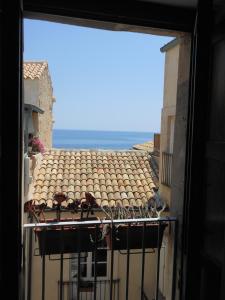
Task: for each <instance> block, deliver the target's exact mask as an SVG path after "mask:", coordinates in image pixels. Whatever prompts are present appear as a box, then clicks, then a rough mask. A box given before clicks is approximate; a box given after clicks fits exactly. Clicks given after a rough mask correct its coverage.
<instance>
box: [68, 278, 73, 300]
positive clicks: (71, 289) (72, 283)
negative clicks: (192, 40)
mask: <svg viewBox="0 0 225 300" xmlns="http://www.w3.org/2000/svg"><path fill="white" fill-rule="evenodd" d="M73 285H74V284H73V281H72V282H71V291H72V297H71V299H72V300H73ZM68 300H69V299H68Z"/></svg>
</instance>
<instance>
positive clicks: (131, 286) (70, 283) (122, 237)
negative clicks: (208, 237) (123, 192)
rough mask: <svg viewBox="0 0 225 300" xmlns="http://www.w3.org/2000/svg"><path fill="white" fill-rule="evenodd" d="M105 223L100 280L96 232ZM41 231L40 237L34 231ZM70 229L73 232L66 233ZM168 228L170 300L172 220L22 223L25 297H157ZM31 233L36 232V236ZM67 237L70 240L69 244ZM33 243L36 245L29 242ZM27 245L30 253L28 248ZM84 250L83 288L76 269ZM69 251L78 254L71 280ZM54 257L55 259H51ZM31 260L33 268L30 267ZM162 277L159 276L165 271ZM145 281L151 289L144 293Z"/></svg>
mask: <svg viewBox="0 0 225 300" xmlns="http://www.w3.org/2000/svg"><path fill="white" fill-rule="evenodd" d="M106 227H107V230H108V234H107V235H105V238H106V237H107V238H106V240H107V248H106V249H107V254H108V260H107V279H104V280H103V279H101V274H99V270H98V265H99V263H100V261H101V259H100V258H99V255H98V251H99V249H102V241H101V242H100V238H99V237H100V236H99V233H101V232H102V231H103V232H104V231H105V228H106ZM87 228H88V230H89V229H90V228H91V232H90V234H89V235H87V234H86V230H87ZM124 229H126V230H124ZM164 229H165V232H164ZM167 229H169V230H167ZM29 232H30V233H29ZM40 232H42V233H43V235H39V233H40ZM71 232H72V235H70V234H71ZM168 232H169V233H170V238H171V241H172V243H171V244H172V245H173V252H172V253H173V257H171V258H170V259H171V260H172V261H173V264H172V265H173V268H172V271H171V274H172V276H171V277H170V278H172V280H171V282H170V284H171V287H172V288H171V290H172V295H171V299H174V295H175V280H176V279H175V274H176V272H175V270H176V248H177V245H176V243H177V220H176V218H173V217H166V218H137V219H122V220H121V219H120V220H113V221H112V220H95V221H70V222H65V221H62V222H55V223H37V224H33V223H31V224H25V225H24V274H25V276H24V280H23V282H24V291H25V293H24V295H25V296H24V300H45V299H47V300H51V299H57V298H58V300H75V299H76V300H82V299H87V300H91V299H93V300H97V299H98V300H101V299H104V300H108V299H109V300H118V299H126V300H128V299H135V300H136V299H141V300H144V299H153V298H154V299H155V300H159V294H160V289H159V287H160V276H161V275H160V272H162V269H164V268H161V267H160V263H161V260H160V252H161V248H163V247H164V243H165V241H164V239H163V236H164V235H165V234H168ZM34 233H35V234H36V235H37V236H38V239H36V240H35V239H34ZM171 233H172V234H171ZM75 234H76V235H75ZM102 236H104V235H102ZM87 237H89V238H87ZM68 238H69V240H68ZM70 239H72V243H71V240H70ZM85 239H87V240H88V242H90V241H91V245H88V246H87V244H86V243H84V240H85ZM32 240H33V241H32ZM33 244H35V246H32V245H33ZM37 246H38V247H39V249H38V250H39V251H38V253H37V249H36V248H35V247H37ZM71 247H73V248H71ZM85 247H87V248H85ZM31 249H32V253H31V252H30V251H31ZM28 250H29V251H28ZM85 251H86V252H92V260H91V267H92V268H91V270H92V273H91V274H92V279H91V281H89V283H91V284H90V286H87V289H85V288H84V285H83V284H82V283H83V282H84V279H83V276H84V274H83V273H82V267H81V266H82V264H84V256H82V255H83V253H86V252H85ZM71 253H72V254H71ZM74 253H75V254H76V258H77V269H76V278H75V279H71V276H70V275H69V273H70V271H71V270H70V268H69V263H68V262H69V260H70V259H71V257H73V256H74ZM170 253H171V252H170ZM55 256H57V257H58V258H53V257H55ZM34 260H35V261H34ZM150 261H151V262H150ZM31 263H32V266H30V264H31ZM54 263H55V264H57V265H56V266H55V267H53V264H54ZM51 268H52V269H51ZM32 270H33V271H32ZM121 270H123V271H121ZM35 276H36V277H37V278H36V277H35ZM31 277H32V278H31ZM161 277H163V278H164V277H165V274H163V276H161ZM56 278H57V280H56ZM134 278H135V280H134ZM35 280H36V283H35ZM152 282H154V285H152V284H153V283H152ZM54 284H55V285H54ZM57 285H58V286H57ZM150 285H151V290H150V291H149V286H150ZM35 286H36V287H35ZM32 289H33V292H32ZM147 289H148V291H147ZM55 291H58V292H57V296H54V295H56V294H54V295H53V294H52V293H54V292H55ZM135 293H138V294H135ZM146 297H147V298H146Z"/></svg>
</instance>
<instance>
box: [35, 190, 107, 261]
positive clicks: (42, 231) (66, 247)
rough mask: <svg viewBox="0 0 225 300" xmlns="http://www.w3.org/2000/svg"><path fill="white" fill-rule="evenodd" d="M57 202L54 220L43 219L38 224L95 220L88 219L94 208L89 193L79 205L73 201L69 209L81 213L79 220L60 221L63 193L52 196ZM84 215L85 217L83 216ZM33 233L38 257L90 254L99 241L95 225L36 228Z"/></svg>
mask: <svg viewBox="0 0 225 300" xmlns="http://www.w3.org/2000/svg"><path fill="white" fill-rule="evenodd" d="M54 199H55V200H56V201H57V205H56V218H55V219H43V220H40V222H46V223H49V224H51V223H53V222H64V221H72V220H73V221H85V220H97V218H96V217H90V216H89V215H90V213H91V214H93V208H94V207H96V202H95V201H94V200H95V199H94V197H93V196H92V195H91V194H90V193H86V201H84V202H83V203H80V201H78V200H77V201H75V202H74V203H73V206H72V205H71V206H70V209H73V210H74V212H78V211H80V212H81V215H80V218H75V219H71V218H70V219H68V218H67V219H61V203H62V202H63V201H66V200H67V197H66V196H65V195H64V194H63V193H58V194H56V195H55V196H54ZM85 213H86V216H85ZM35 233H36V235H37V237H38V243H39V251H40V255H44V254H45V255H50V254H60V253H76V252H91V251H93V250H94V249H95V243H97V242H98V241H99V240H100V237H101V231H100V228H99V227H98V226H97V227H96V226H95V225H90V226H82V225H80V226H54V227H45V228H43V227H37V228H35Z"/></svg>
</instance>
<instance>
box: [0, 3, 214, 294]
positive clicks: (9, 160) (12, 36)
mask: <svg viewBox="0 0 225 300" xmlns="http://www.w3.org/2000/svg"><path fill="white" fill-rule="evenodd" d="M210 2H211V1H208V0H206V1H205V0H200V1H199V9H198V12H199V17H198V21H197V23H196V24H197V25H196V26H197V27H196V28H197V31H198V34H197V35H196V34H193V33H194V23H195V22H194V17H195V11H194V10H190V9H184V8H173V7H172V8H171V7H169V6H165V5H156V4H152V3H147V2H146V3H145V2H141V1H133V2H132V1H131V2H130V3H129V2H128V3H127V5H125V4H123V5H121V4H118V3H117V2H115V3H114V2H110V3H109V4H106V2H104V3H101V4H96V3H94V4H90V3H88V2H86V1H70V2H69V1H67V2H66V1H65V0H64V1H63V0H60V1H59V0H58V1H57V0H45V1H44V0H39V1H35V0H24V1H23V6H24V7H23V8H22V5H21V1H20V0H17V1H14V2H13V3H11V1H9V0H4V1H3V5H2V6H1V4H0V22H1V28H0V30H1V31H0V38H1V42H2V45H3V47H2V49H1V50H0V51H1V52H0V54H1V60H0V67H1V70H2V71H1V75H0V76H1V78H0V79H1V82H0V84H1V85H0V89H1V91H0V92H1V95H2V102H1V183H2V186H3V188H2V189H1V191H0V193H1V199H4V200H3V201H2V202H4V205H1V206H0V214H1V228H0V229H1V245H4V247H1V260H0V263H1V277H0V279H1V283H2V284H4V286H5V287H8V288H7V291H8V298H9V299H15V296H14V297H13V296H12V293H15V291H17V298H18V299H19V286H20V285H19V281H20V277H19V275H20V274H21V250H22V244H21V213H22V210H21V206H22V204H21V195H22V190H21V187H22V165H21V162H22V157H23V153H22V144H23V143H22V141H23V136H22V120H23V118H22V112H23V105H22V101H21V99H22V94H21V93H22V89H21V83H22V51H21V49H22V46H23V45H22V41H23V39H22V23H23V22H22V16H23V13H25V16H28V17H36V18H38V19H48V20H53V21H57V20H58V21H65V17H66V18H67V19H66V22H69V21H68V20H69V19H68V18H71V20H72V18H74V17H75V18H82V19H86V20H89V19H91V20H95V21H105V22H107V21H108V22H115V23H123V24H129V25H136V26H146V27H152V28H162V29H168V30H177V31H185V32H190V33H192V34H193V47H192V66H193V68H192V73H191V74H192V75H191V78H192V79H191V88H190V91H191V92H192V93H191V97H190V99H191V101H190V107H189V121H188V124H189V127H188V133H189V134H188V141H187V145H188V147H187V154H188V156H187V157H188V159H187V165H186V194H185V199H186V200H187V201H186V205H185V210H184V217H185V222H184V228H183V229H184V233H185V235H184V237H185V238H184V244H183V246H184V251H183V254H184V269H183V270H184V273H183V277H182V278H181V281H183V283H184V285H183V287H184V289H183V291H182V296H181V299H182V300H184V299H192V300H193V299H197V298H190V293H189V292H188V289H192V288H194V287H196V286H197V284H198V278H199V273H198V272H196V276H195V279H196V281H195V282H196V284H194V281H193V278H192V276H193V272H192V270H193V267H194V266H195V259H196V258H197V257H198V256H196V255H194V254H193V250H195V251H196V247H197V253H198V250H199V249H200V244H199V242H198V241H197V240H196V237H197V235H195V239H194V242H192V238H191V230H192V229H196V225H198V223H196V222H197V220H198V218H197V217H198V216H197V215H196V213H194V211H193V205H195V203H194V201H193V199H194V197H201V196H200V194H199V193H198V188H199V184H201V181H199V178H197V176H196V173H195V172H196V170H198V168H199V158H201V157H202V154H203V152H204V149H203V148H202V147H201V141H203V140H204V134H205V130H204V123H201V121H202V118H204V114H205V111H204V101H203V97H206V96H207V95H206V91H205V84H206V82H207V80H208V71H209V70H208V68H209V66H208V63H205V62H208V59H209V56H208V55H209V53H208V34H207V32H205V33H204V30H203V27H202V26H204V25H206V24H207V22H206V21H207V17H210V13H211V10H210ZM12 5H13V7H12ZM128 5H129V7H128ZM203 5H204V6H205V5H206V7H208V10H207V13H206V14H205V13H204V10H203V9H205V8H204V7H203ZM209 26H210V25H208V27H209ZM209 29H210V28H209ZM195 33H196V32H195ZM200 33H201V34H200ZM202 47H206V48H204V49H203V48H202ZM205 49H206V52H204V51H205ZM9 125H10V130H9ZM200 160H201V159H200ZM202 163H203V161H202ZM201 166H202V167H204V166H203V165H202V164H201ZM196 193H197V194H196ZM3 195H4V196H3ZM4 197H5V198H4ZM199 205H200V204H199ZM198 233H199V234H200V235H201V228H200V227H199V230H198ZM12 241H14V243H15V245H16V246H15V247H12ZM196 242H197V244H195V243H196ZM196 245H197V246H196ZM198 247H199V248H198ZM3 261H4V262H7V264H3ZM9 270H10V272H9ZM12 287H13V289H12Z"/></svg>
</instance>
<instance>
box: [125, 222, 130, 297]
mask: <svg viewBox="0 0 225 300" xmlns="http://www.w3.org/2000/svg"><path fill="white" fill-rule="evenodd" d="M129 239H130V224H128V227H127V272H126V300H128V299H129V298H128V295H129V271H130V245H129V244H130V243H129Z"/></svg>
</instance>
